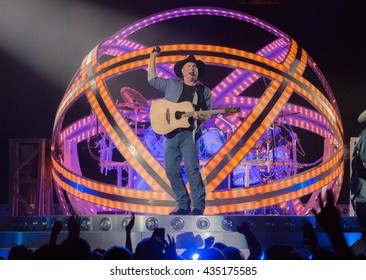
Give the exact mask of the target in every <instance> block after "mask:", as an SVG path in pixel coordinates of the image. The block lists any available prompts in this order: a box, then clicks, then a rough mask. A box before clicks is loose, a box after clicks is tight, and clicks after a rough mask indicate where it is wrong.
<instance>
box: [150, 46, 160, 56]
mask: <svg viewBox="0 0 366 280" xmlns="http://www.w3.org/2000/svg"><path fill="white" fill-rule="evenodd" d="M160 52H161V49H160V47H159V46H156V47H154V48H153V50H152V51H151V54H150V58H156V57H157V56H159V54H160Z"/></svg>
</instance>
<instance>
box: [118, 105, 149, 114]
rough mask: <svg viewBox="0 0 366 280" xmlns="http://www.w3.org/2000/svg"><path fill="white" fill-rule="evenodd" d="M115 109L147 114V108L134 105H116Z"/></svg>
mask: <svg viewBox="0 0 366 280" xmlns="http://www.w3.org/2000/svg"><path fill="white" fill-rule="evenodd" d="M116 106H117V108H118V109H120V110H124V111H131V112H133V111H135V110H137V111H138V112H145V113H148V108H149V106H144V105H140V104H136V103H117V104H116Z"/></svg>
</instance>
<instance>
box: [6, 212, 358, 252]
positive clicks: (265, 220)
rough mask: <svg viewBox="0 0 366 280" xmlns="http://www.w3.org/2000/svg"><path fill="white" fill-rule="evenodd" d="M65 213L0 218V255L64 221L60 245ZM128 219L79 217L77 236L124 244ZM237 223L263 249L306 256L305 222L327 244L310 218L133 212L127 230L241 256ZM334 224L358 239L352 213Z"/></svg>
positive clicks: (180, 248)
mask: <svg viewBox="0 0 366 280" xmlns="http://www.w3.org/2000/svg"><path fill="white" fill-rule="evenodd" d="M67 219H68V217H67V216H42V217H38V216H21V217H15V218H12V217H0V221H1V224H0V255H3V256H4V257H6V256H7V252H8V250H9V249H10V248H11V247H13V246H16V245H27V246H29V247H30V248H32V249H36V248H38V247H40V246H41V245H43V244H46V243H48V241H49V237H50V231H51V227H52V223H53V222H54V221H55V220H61V221H63V222H64V225H65V226H64V229H63V230H62V231H61V233H60V235H59V239H58V242H59V243H60V242H61V241H62V240H64V239H65V238H66V237H67V234H68V231H67ZM129 219H130V216H129V215H123V214H99V215H95V216H81V221H82V222H81V226H82V230H81V237H82V238H84V239H86V240H87V241H88V242H89V243H90V245H91V248H92V249H94V248H104V249H108V248H109V247H111V246H113V245H124V244H125V238H126V235H125V228H124V226H125V225H126V223H128V221H129ZM243 221H248V222H249V223H250V225H251V228H252V230H253V232H254V233H255V234H256V236H257V237H258V239H259V241H260V242H261V244H262V246H263V248H264V249H266V248H268V247H270V246H272V245H275V244H287V245H291V246H293V247H295V248H296V249H297V250H299V251H300V252H301V253H303V254H304V255H305V256H308V255H309V253H310V252H309V250H308V249H307V246H306V245H304V243H303V233H302V227H303V224H304V223H305V222H306V221H309V222H310V223H311V224H312V225H313V226H314V227H315V228H316V231H317V237H318V242H319V246H321V247H328V248H329V247H331V244H330V242H329V239H328V237H327V235H326V233H325V232H324V231H323V230H322V229H321V228H320V227H319V226H318V225H317V224H316V219H315V217H313V216H301V217H300V216H240V215H233V216H153V215H151V216H149V215H136V221H135V226H134V228H133V231H132V234H131V236H132V245H133V247H134V248H135V247H136V245H137V244H138V242H140V241H141V240H142V239H144V238H146V237H150V236H151V234H152V231H153V229H154V228H155V227H163V228H165V231H166V234H169V235H170V236H172V237H174V238H175V240H176V248H177V252H178V253H179V254H181V253H183V252H184V251H185V250H186V249H188V248H192V247H195V248H200V247H203V246H204V240H205V238H207V237H210V236H213V237H214V238H215V242H222V243H224V244H226V245H229V246H234V247H237V248H239V249H240V250H242V251H243V252H244V254H245V255H246V256H248V254H249V250H248V246H247V243H246V240H245V238H244V236H243V235H242V234H240V233H238V232H236V228H237V226H238V225H240V224H241V223H242V222H243ZM340 226H341V228H342V231H343V232H344V235H345V237H346V239H347V242H348V243H349V244H352V243H353V242H354V241H355V240H357V239H358V237H359V235H360V233H359V230H358V222H357V218H356V217H341V223H340Z"/></svg>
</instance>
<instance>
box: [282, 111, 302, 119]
mask: <svg viewBox="0 0 366 280" xmlns="http://www.w3.org/2000/svg"><path fill="white" fill-rule="evenodd" d="M297 114H299V112H294V113H287V114H285V113H283V112H281V113H280V114H279V115H278V116H277V118H278V119H279V118H285V117H288V116H294V115H297Z"/></svg>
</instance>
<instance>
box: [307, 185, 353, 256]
mask: <svg viewBox="0 0 366 280" xmlns="http://www.w3.org/2000/svg"><path fill="white" fill-rule="evenodd" d="M326 201H327V203H326V204H325V205H324V202H323V201H322V199H321V197H320V195H319V197H318V202H319V207H320V211H319V212H316V210H314V209H312V212H313V213H314V214H315V216H316V220H317V222H318V223H319V224H320V225H321V226H322V228H323V229H324V230H325V231H326V233H327V234H328V236H329V238H330V241H331V243H332V246H333V248H334V250H335V253H336V255H337V257H338V258H339V259H352V258H353V254H352V252H351V249H350V248H349V246H348V244H347V241H346V239H345V238H344V235H343V232H342V230H341V228H340V217H341V215H340V213H339V210H338V209H337V208H336V207H335V205H334V197H333V193H332V191H331V190H327V193H326Z"/></svg>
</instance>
